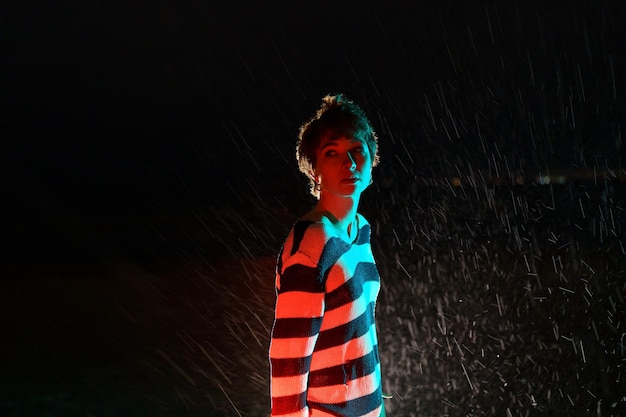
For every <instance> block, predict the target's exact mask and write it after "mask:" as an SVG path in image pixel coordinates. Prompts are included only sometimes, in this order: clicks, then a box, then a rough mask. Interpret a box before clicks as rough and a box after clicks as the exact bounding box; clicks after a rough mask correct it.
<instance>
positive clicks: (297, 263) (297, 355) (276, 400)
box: [269, 214, 382, 417]
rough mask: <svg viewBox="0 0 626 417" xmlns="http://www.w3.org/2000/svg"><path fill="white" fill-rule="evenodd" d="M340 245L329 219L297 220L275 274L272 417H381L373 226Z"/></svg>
mask: <svg viewBox="0 0 626 417" xmlns="http://www.w3.org/2000/svg"><path fill="white" fill-rule="evenodd" d="M357 219H358V224H359V226H358V232H357V236H356V238H355V240H354V241H353V242H352V243H348V242H345V241H344V240H342V239H341V238H339V236H338V235H337V234H336V232H335V230H336V229H335V228H334V227H333V226H332V224H330V222H329V221H328V220H327V219H322V220H321V221H320V222H310V221H298V222H296V224H295V225H294V227H293V228H292V230H291V232H290V233H289V236H288V237H287V239H286V241H285V243H284V245H283V248H282V251H281V253H280V256H279V258H278V264H277V268H276V293H277V299H276V315H275V321H274V327H273V329H272V339H271V344H270V352H269V353H270V364H271V383H270V388H271V396H272V416H289V417H296V416H297V417H325V416H333V417H336V416H345V417H363V416H367V417H378V416H379V415H380V414H381V410H382V387H381V372H380V360H379V356H378V343H377V337H376V326H375V322H374V309H375V305H376V298H377V296H378V291H379V289H380V277H379V275H378V271H377V269H376V265H375V262H374V257H373V255H372V250H371V246H370V234H371V231H370V225H369V223H367V221H366V220H365V218H364V217H363V216H361V215H360V214H359V215H357Z"/></svg>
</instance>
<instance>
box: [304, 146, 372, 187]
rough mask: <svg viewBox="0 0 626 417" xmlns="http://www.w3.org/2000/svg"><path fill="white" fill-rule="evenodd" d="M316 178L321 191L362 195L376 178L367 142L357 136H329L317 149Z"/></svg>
mask: <svg viewBox="0 0 626 417" xmlns="http://www.w3.org/2000/svg"><path fill="white" fill-rule="evenodd" d="M315 157H316V163H315V172H314V174H315V178H316V180H317V182H318V183H319V184H320V186H321V193H330V194H333V195H336V196H340V197H348V196H354V195H360V194H361V193H362V192H363V191H364V190H365V189H366V188H367V187H368V185H369V184H370V181H371V178H372V156H371V155H370V153H369V148H368V147H367V144H366V143H365V142H364V141H362V140H360V139H356V138H353V137H348V136H339V137H329V136H326V137H324V138H322V140H321V141H320V145H319V147H318V148H317V151H316V155H315Z"/></svg>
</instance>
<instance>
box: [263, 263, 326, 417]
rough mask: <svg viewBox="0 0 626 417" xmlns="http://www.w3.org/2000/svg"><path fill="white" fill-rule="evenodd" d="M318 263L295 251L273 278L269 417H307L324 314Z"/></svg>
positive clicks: (322, 289) (322, 286) (322, 288)
mask: <svg viewBox="0 0 626 417" xmlns="http://www.w3.org/2000/svg"><path fill="white" fill-rule="evenodd" d="M320 275H321V274H320V271H319V268H318V266H317V263H316V262H315V261H313V260H312V259H311V258H310V257H309V256H307V255H305V254H302V253H301V252H297V253H296V254H294V255H292V256H290V257H288V258H287V260H286V262H285V263H283V265H282V273H281V271H277V278H276V290H277V291H276V292H277V297H276V310H275V319H274V326H273V328H272V334H271V341H270V352H269V353H270V365H271V378H270V391H271V398H272V413H271V415H272V416H289V417H296V416H297V417H308V416H309V408H308V406H307V400H306V398H307V390H308V377H309V371H310V366H311V355H312V354H313V349H314V347H315V343H316V341H317V338H318V335H319V331H320V326H321V323H322V318H323V315H324V295H325V292H324V284H323V282H322V279H321V276H320Z"/></svg>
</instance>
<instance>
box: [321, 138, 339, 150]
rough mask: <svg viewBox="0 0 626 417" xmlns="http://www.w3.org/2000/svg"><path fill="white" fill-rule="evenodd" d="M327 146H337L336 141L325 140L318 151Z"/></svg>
mask: <svg viewBox="0 0 626 417" xmlns="http://www.w3.org/2000/svg"><path fill="white" fill-rule="evenodd" d="M329 146H337V142H336V141H334V140H331V141H330V142H326V143H325V144H323V145H322V147H321V148H320V151H323V150H324V149H326V148H327V147H329Z"/></svg>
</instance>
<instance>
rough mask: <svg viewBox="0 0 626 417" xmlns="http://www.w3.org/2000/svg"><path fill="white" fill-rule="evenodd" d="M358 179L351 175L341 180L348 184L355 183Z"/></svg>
mask: <svg viewBox="0 0 626 417" xmlns="http://www.w3.org/2000/svg"><path fill="white" fill-rule="evenodd" d="M358 180H359V179H358V178H357V177H350V178H345V179H343V180H341V182H342V183H346V184H354V183H355V182H357V181H358Z"/></svg>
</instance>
